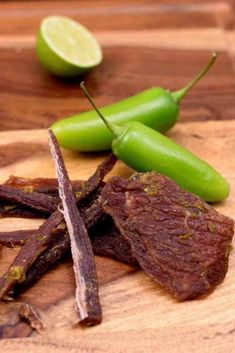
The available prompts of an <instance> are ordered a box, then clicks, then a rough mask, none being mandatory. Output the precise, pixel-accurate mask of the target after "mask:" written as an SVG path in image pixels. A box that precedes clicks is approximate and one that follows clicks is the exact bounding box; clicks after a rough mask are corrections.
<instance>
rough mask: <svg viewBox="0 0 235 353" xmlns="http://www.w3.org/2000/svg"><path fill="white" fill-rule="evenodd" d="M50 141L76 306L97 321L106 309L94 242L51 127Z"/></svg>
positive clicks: (88, 321)
mask: <svg viewBox="0 0 235 353" xmlns="http://www.w3.org/2000/svg"><path fill="white" fill-rule="evenodd" d="M49 144H50V148H51V155H52V159H53V161H54V164H55V169H56V174H57V179H58V184H59V195H60V198H61V201H62V205H63V215H64V219H65V222H66V225H67V228H68V232H69V236H70V243H71V253H72V258H73V268H74V274H75V280H76V286H77V288H76V310H77V313H78V315H79V321H80V323H82V324H85V325H96V324H99V323H100V322H101V320H102V312H101V305H100V302H99V295H98V280H97V274H96V266H95V258H94V254H93V251H92V246H91V242H90V239H89V236H88V233H87V230H86V227H85V225H84V222H83V220H82V217H81V215H80V213H79V211H78V208H77V204H76V199H75V195H74V193H73V189H72V184H71V182H70V180H69V177H68V173H67V170H66V168H65V164H64V160H63V156H62V154H61V151H60V148H59V145H58V142H57V140H56V138H55V136H54V134H53V133H52V131H51V130H49Z"/></svg>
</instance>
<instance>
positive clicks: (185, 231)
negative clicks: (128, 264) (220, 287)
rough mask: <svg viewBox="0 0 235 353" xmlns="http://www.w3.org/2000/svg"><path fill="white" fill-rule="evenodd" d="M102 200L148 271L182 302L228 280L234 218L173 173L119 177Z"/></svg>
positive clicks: (106, 189)
mask: <svg viewBox="0 0 235 353" xmlns="http://www.w3.org/2000/svg"><path fill="white" fill-rule="evenodd" d="M101 203H102V206H103V209H104V211H105V212H106V213H107V214H109V215H110V216H111V217H112V218H113V220H114V222H115V224H116V226H117V227H118V229H119V230H120V232H121V233H122V235H123V236H124V237H125V239H126V240H127V241H128V243H129V244H130V246H131V250H132V254H133V256H134V257H135V258H136V259H137V261H138V262H139V264H140V266H141V267H142V269H143V270H144V271H145V272H146V274H148V275H149V276H151V277H152V278H153V279H154V280H155V281H156V282H157V283H159V284H160V285H162V286H163V287H165V288H166V289H167V290H168V291H170V292H171V293H172V294H173V295H174V296H175V297H176V298H177V299H178V300H188V299H193V298H196V297H198V296H200V295H202V294H206V293H208V292H210V291H211V290H212V289H213V288H214V287H215V286H216V285H217V284H219V283H220V282H221V281H222V280H223V279H224V277H225V275H226V272H227V268H228V257H229V252H230V249H231V241H232V237H233V233H234V222H233V220H232V219H230V218H228V217H226V216H223V215H221V214H219V213H218V212H217V211H216V210H214V209H213V208H212V207H211V206H210V205H208V204H206V203H205V202H204V201H202V200H201V199H200V198H199V197H197V196H195V195H193V194H190V193H189V192H187V191H185V190H182V189H181V188H180V187H179V186H178V185H177V184H176V183H175V182H174V181H172V180H171V179H169V178H168V177H165V176H163V175H160V174H157V173H143V174H135V175H134V177H132V179H130V180H125V179H123V178H120V177H114V178H112V179H110V180H109V181H108V182H107V184H106V185H105V187H104V189H103V191H102V194H101Z"/></svg>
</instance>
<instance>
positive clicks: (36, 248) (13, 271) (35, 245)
mask: <svg viewBox="0 0 235 353" xmlns="http://www.w3.org/2000/svg"><path fill="white" fill-rule="evenodd" d="M62 219H63V216H62V215H61V213H60V212H59V211H57V212H54V213H52V214H51V216H50V217H49V218H48V219H47V220H46V222H44V223H43V224H42V225H41V226H40V227H39V228H38V229H37V232H36V233H34V234H33V236H32V237H31V239H30V241H28V242H26V244H25V245H24V246H23V247H22V248H21V250H20V252H19V253H18V254H17V256H16V257H15V259H14V261H13V263H12V264H11V265H10V267H9V269H8V271H7V272H6V273H5V274H4V275H3V276H2V277H1V278H0V299H2V298H3V297H4V296H5V295H6V294H7V293H8V291H9V290H10V289H11V288H12V287H13V286H14V285H15V284H16V283H17V282H22V281H24V279H25V274H26V272H27V270H28V269H29V267H30V266H31V265H32V263H33V262H34V261H35V260H36V258H37V257H38V256H39V255H40V254H41V253H42V252H43V251H44V250H45V249H46V247H47V244H48V243H49V242H50V241H51V238H52V237H53V232H54V231H55V229H56V227H57V226H58V225H59V224H60V223H61V221H62Z"/></svg>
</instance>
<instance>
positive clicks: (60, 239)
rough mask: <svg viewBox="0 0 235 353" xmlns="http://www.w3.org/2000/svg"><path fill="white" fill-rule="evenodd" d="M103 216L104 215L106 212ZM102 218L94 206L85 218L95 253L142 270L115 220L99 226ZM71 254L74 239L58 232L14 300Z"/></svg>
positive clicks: (64, 232)
mask: <svg viewBox="0 0 235 353" xmlns="http://www.w3.org/2000/svg"><path fill="white" fill-rule="evenodd" d="M101 212H102V213H103V209H102V208H101ZM92 216H93V217H92ZM100 216H101V214H100V209H99V208H98V209H96V210H95V208H94V205H92V206H91V207H90V209H88V210H87V213H86V215H84V216H83V221H84V223H85V226H86V227H87V228H89V236H90V239H91V244H92V249H93V251H94V253H95V254H96V255H100V256H105V257H111V258H113V259H115V260H118V261H120V262H123V263H126V264H128V265H131V266H134V267H138V263H137V261H136V260H135V259H134V258H133V256H132V254H131V249H130V245H129V244H128V243H127V241H126V240H125V238H124V237H123V236H122V235H121V234H120V232H119V231H118V229H117V228H116V227H115V225H114V223H113V221H112V220H111V219H107V220H106V219H104V220H102V221H98V222H97V221H96V218H98V217H100ZM92 219H93V221H92ZM94 224H95V226H94ZM32 234H33V233H32ZM69 250H70V239H69V235H68V232H66V231H65V230H60V232H59V231H58V233H57V235H56V237H54V238H53V241H52V243H50V244H49V245H48V248H47V249H46V250H44V251H43V253H42V254H41V255H40V256H39V257H38V258H37V259H36V261H35V262H34V263H33V265H32V266H31V267H30V269H29V270H28V272H27V274H26V278H25V281H24V282H22V283H17V284H16V286H15V287H14V296H15V297H16V296H18V295H19V294H21V293H22V292H24V291H25V290H26V289H28V288H29V287H31V286H32V284H34V283H35V282H37V281H38V280H39V278H40V277H41V276H42V275H43V274H44V273H46V272H47V271H48V269H49V268H51V267H52V266H54V265H55V264H56V263H57V262H58V261H59V260H60V259H61V258H63V256H64V255H65V254H66V253H69Z"/></svg>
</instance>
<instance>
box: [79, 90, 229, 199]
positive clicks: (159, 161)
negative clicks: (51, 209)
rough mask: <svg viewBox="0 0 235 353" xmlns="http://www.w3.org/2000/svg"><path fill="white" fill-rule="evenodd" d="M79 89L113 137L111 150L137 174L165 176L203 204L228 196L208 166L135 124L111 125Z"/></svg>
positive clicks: (146, 128) (224, 183)
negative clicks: (154, 172) (148, 173)
mask: <svg viewBox="0 0 235 353" xmlns="http://www.w3.org/2000/svg"><path fill="white" fill-rule="evenodd" d="M81 88H82V90H83V92H84V93H85V95H86V96H87V98H88V99H89V101H90V102H91V104H92V106H93V107H94V109H95V111H96V112H97V113H98V115H99V116H100V118H101V119H102V120H103V122H104V123H105V124H106V126H107V127H108V128H109V130H110V132H111V134H112V135H113V142H112V150H113V153H114V154H115V155H116V156H117V158H118V159H120V160H122V161H123V162H124V163H126V164H127V165H128V166H129V167H131V168H133V169H135V170H136V171H139V172H151V171H157V172H160V173H162V174H165V175H167V176H169V177H170V178H172V179H173V180H175V181H176V183H177V184H179V185H180V186H181V187H182V188H184V189H186V190H188V191H190V192H192V193H194V194H196V195H198V196H200V197H201V198H202V199H204V200H205V201H209V202H212V201H220V200H223V199H225V198H226V197H227V196H228V194H229V184H228V182H227V181H226V180H225V179H224V178H223V177H222V176H221V175H220V174H219V173H218V172H217V171H216V170H215V169H214V168H213V167H211V166H210V165H209V164H207V163H206V162H204V161H203V160H201V159H200V158H198V157H196V156H195V155H194V154H192V153H191V152H189V151H187V150H186V149H185V148H183V147H181V146H179V145H177V144H176V143H175V142H174V141H172V140H170V139H169V138H168V137H166V136H164V135H162V134H161V133H159V132H158V131H155V130H153V129H151V128H150V127H148V126H145V125H144V124H142V123H140V122H139V121H130V122H129V123H127V124H125V125H123V126H118V125H116V124H113V123H111V122H110V121H108V120H107V119H106V118H105V117H104V116H103V115H102V114H101V112H100V111H99V110H98V108H97V107H96V105H95V104H94V102H93V101H92V99H91V97H90V95H89V93H88V92H87V90H86V88H85V86H84V84H83V83H82V84H81Z"/></svg>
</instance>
